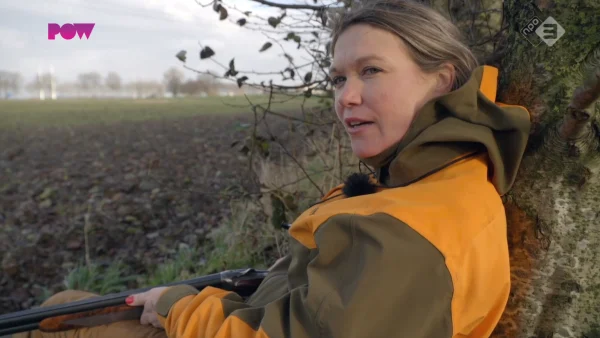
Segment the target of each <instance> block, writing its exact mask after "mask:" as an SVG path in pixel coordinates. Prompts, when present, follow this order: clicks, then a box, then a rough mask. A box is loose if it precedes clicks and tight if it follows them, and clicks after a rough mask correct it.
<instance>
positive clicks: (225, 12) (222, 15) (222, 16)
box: [219, 7, 228, 21]
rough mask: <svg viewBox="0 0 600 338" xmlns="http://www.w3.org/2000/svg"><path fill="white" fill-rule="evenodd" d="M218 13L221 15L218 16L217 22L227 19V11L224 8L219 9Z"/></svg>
mask: <svg viewBox="0 0 600 338" xmlns="http://www.w3.org/2000/svg"><path fill="white" fill-rule="evenodd" d="M219 12H220V13H221V15H220V16H219V20H221V21H223V20H225V19H227V16H228V14H227V10H226V9H225V7H221V9H220V10H219Z"/></svg>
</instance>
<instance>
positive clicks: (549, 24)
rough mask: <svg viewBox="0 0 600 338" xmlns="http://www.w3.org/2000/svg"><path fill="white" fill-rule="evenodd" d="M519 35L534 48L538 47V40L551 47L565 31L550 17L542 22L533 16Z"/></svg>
mask: <svg viewBox="0 0 600 338" xmlns="http://www.w3.org/2000/svg"><path fill="white" fill-rule="evenodd" d="M533 33H535V35H534V34H533ZM521 34H523V36H525V38H526V39H527V41H529V43H531V44H532V45H534V46H537V45H539V44H540V41H539V40H541V41H543V42H544V43H545V44H546V45H548V46H550V47H551V46H552V45H554V44H555V43H556V41H558V39H560V38H561V37H562V36H563V35H564V34H565V29H564V28H563V27H562V26H561V25H560V24H559V23H558V22H557V21H556V20H554V18H553V17H551V16H549V17H547V18H546V20H544V22H542V20H540V18H538V17H537V16H534V17H533V18H532V19H531V20H529V22H528V23H527V26H525V27H524V28H523V29H522V30H521ZM536 36H537V38H536Z"/></svg>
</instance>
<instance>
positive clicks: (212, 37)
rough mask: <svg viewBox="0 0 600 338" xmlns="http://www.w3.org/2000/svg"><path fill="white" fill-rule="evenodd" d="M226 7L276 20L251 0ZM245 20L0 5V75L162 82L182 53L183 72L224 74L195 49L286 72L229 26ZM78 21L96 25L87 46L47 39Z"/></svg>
mask: <svg viewBox="0 0 600 338" xmlns="http://www.w3.org/2000/svg"><path fill="white" fill-rule="evenodd" d="M200 1H201V2H202V3H207V2H208V0H200ZM280 2H288V3H289V2H303V1H298V0H280ZM226 3H228V4H235V6H236V7H237V8H239V9H241V10H252V11H253V12H254V13H260V14H261V15H263V16H266V15H267V14H268V13H279V11H277V10H275V9H271V8H268V7H265V6H262V5H258V4H256V3H255V2H253V1H251V0H227V1H226ZM242 16H243V15H242V14H241V13H238V12H235V11H232V10H230V11H229V19H228V20H225V21H219V17H218V15H217V13H215V12H214V11H213V10H212V8H211V7H207V8H202V7H201V6H200V5H199V4H197V3H196V0H102V1H99V0H0V70H8V71H18V72H20V73H21V74H22V75H23V76H24V79H25V82H26V83H28V82H30V81H31V80H32V79H33V78H34V76H35V74H36V73H37V70H38V67H41V68H42V71H48V69H49V68H50V66H51V65H52V66H53V67H54V69H55V73H56V76H57V78H58V81H59V82H65V81H66V82H71V81H75V79H76V77H77V74H79V73H82V72H89V71H93V70H95V71H98V72H100V73H101V74H102V75H103V76H105V75H106V73H107V72H109V71H116V72H118V73H119V74H121V76H122V77H123V80H124V81H134V80H136V79H139V80H162V75H163V73H164V72H165V71H166V70H167V69H168V68H169V67H171V66H176V67H181V63H180V62H179V61H178V60H177V59H176V58H175V54H176V53H177V52H178V51H179V50H182V49H185V50H187V51H188V61H187V64H188V66H191V67H194V68H197V69H202V70H206V69H207V68H208V69H214V70H218V73H219V74H223V73H224V71H223V70H222V68H218V66H216V65H215V64H214V63H212V62H211V61H207V60H203V61H200V60H199V57H198V53H199V51H200V47H199V44H198V43H201V44H203V45H209V46H210V47H211V48H212V49H213V50H215V52H216V54H217V55H216V59H217V60H218V61H219V62H221V63H223V64H228V62H229V60H231V58H234V57H235V58H236V66H237V68H238V69H243V70H256V71H265V70H266V71H269V70H271V71H272V70H281V69H283V68H285V67H286V62H285V59H284V58H282V57H281V56H280V55H281V54H282V51H281V50H280V49H279V48H276V47H273V48H271V49H270V50H269V51H267V52H264V53H258V50H259V49H260V47H261V46H262V45H263V44H264V43H265V42H266V41H267V40H266V37H265V36H264V35H262V34H261V33H259V32H255V31H250V30H247V29H244V28H242V27H239V26H237V25H235V24H233V23H231V22H230V21H229V20H233V21H234V22H235V21H237V19H239V18H241V17H242ZM76 22H83V23H85V22H91V23H95V24H96V25H95V27H94V30H93V32H92V34H91V36H90V38H89V40H87V39H85V37H84V38H83V39H82V40H80V39H79V37H78V36H76V37H75V38H74V39H72V40H63V39H62V38H61V37H60V35H58V36H57V38H56V40H48V23H58V24H61V25H62V24H64V23H76ZM289 47H290V48H289V49H288V50H287V51H288V52H289V53H291V54H293V53H295V52H294V50H295V48H293V45H292V44H289ZM184 72H185V73H186V76H187V77H190V78H192V77H195V74H194V73H192V72H190V71H188V70H184Z"/></svg>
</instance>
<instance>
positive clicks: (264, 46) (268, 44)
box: [260, 42, 273, 52]
mask: <svg viewBox="0 0 600 338" xmlns="http://www.w3.org/2000/svg"><path fill="white" fill-rule="evenodd" d="M272 46H273V44H272V43H270V42H267V43H265V44H264V45H263V46H262V48H261V49H260V52H264V51H266V50H267V49H269V48H271V47H272Z"/></svg>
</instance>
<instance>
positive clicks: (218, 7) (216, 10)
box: [213, 1, 222, 13]
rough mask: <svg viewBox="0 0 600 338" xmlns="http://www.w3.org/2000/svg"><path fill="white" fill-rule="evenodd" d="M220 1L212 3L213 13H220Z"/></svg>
mask: <svg viewBox="0 0 600 338" xmlns="http://www.w3.org/2000/svg"><path fill="white" fill-rule="evenodd" d="M221 7H222V6H221V1H215V2H214V3H213V11H215V12H217V13H219V12H220V11H221Z"/></svg>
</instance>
